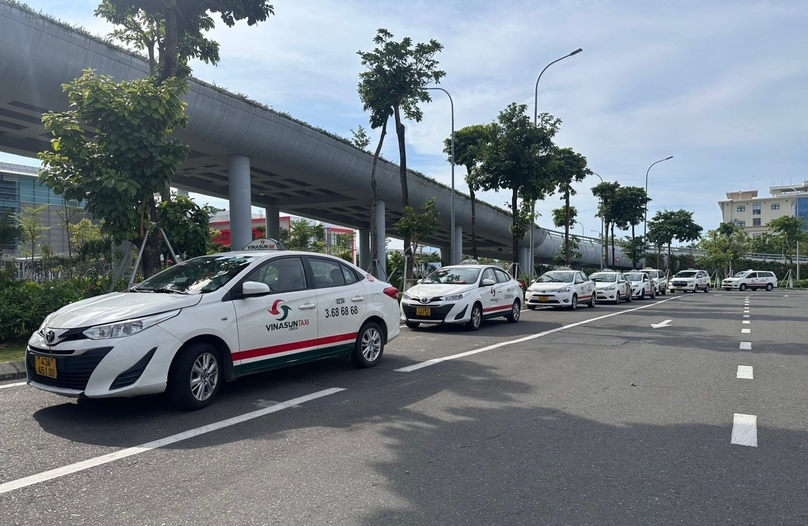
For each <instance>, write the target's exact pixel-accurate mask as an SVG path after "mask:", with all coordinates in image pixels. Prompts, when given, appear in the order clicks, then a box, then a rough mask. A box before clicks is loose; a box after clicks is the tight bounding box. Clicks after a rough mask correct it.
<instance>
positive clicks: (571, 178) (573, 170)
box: [550, 148, 592, 265]
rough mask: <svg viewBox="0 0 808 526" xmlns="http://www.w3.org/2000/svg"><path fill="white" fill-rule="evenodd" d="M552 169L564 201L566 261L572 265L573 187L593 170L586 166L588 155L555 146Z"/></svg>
mask: <svg viewBox="0 0 808 526" xmlns="http://www.w3.org/2000/svg"><path fill="white" fill-rule="evenodd" d="M550 170H551V172H552V174H553V177H554V179H555V181H556V185H557V188H556V189H557V191H558V192H560V193H561V199H562V200H563V201H564V211H565V216H566V217H565V220H564V222H563V227H564V248H565V251H566V252H565V260H564V261H565V262H566V264H567V265H571V264H572V252H571V248H572V244H571V243H570V225H572V224H574V221H575V219H574V218H573V217H572V216H571V213H570V209H571V208H572V207H570V196H573V195H575V188H573V186H572V184H573V183H579V182H581V181H583V180H584V179H585V178H586V176H588V175H592V171H591V170H590V169H589V168H587V166H586V157H584V156H583V155H581V154H579V153H576V152H575V151H574V150H573V149H572V148H554V150H553V154H552V164H551V165H550ZM556 226H561V225H556ZM578 257H580V256H578Z"/></svg>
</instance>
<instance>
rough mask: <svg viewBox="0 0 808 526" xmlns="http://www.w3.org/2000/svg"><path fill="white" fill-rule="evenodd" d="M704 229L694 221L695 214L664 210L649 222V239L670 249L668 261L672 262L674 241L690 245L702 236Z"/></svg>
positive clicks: (680, 210) (682, 210)
mask: <svg viewBox="0 0 808 526" xmlns="http://www.w3.org/2000/svg"><path fill="white" fill-rule="evenodd" d="M701 232H702V227H701V226H699V225H698V224H696V222H695V221H693V212H689V211H687V210H684V209H679V210H662V211H660V212H657V213H656V214H654V217H653V218H652V219H651V220H650V221H648V239H649V241H650V242H651V243H653V244H654V245H655V246H657V247H662V246H667V247H668V261H669V262H670V260H671V245H672V244H673V241H674V240H676V241H679V242H680V243H689V242H691V241H696V240H698V239H699V237H700V236H701Z"/></svg>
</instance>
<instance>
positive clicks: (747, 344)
mask: <svg viewBox="0 0 808 526" xmlns="http://www.w3.org/2000/svg"><path fill="white" fill-rule="evenodd" d="M740 349H741V350H742V351H751V350H752V342H741V347H740Z"/></svg>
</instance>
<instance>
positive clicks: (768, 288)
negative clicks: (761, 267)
mask: <svg viewBox="0 0 808 526" xmlns="http://www.w3.org/2000/svg"><path fill="white" fill-rule="evenodd" d="M773 288H774V285H772V284H771V283H769V284H768V285H766V290H768V291H769V292H771V291H772V289H773Z"/></svg>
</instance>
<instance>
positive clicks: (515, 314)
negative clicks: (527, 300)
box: [505, 300, 522, 323]
mask: <svg viewBox="0 0 808 526" xmlns="http://www.w3.org/2000/svg"><path fill="white" fill-rule="evenodd" d="M521 315H522V305H521V304H520V303H519V300H516V301H514V302H513V306H512V307H511V312H510V313H509V314H508V315H507V316H505V319H506V320H508V323H516V322H517V321H519V316H521Z"/></svg>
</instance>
